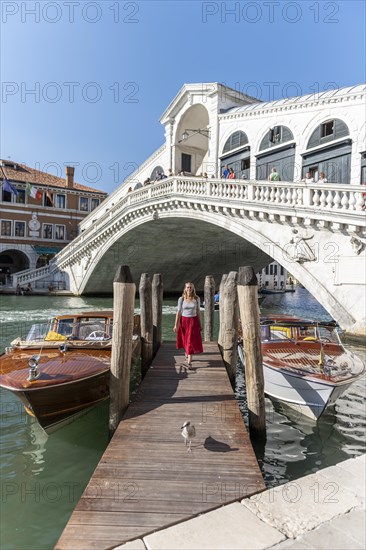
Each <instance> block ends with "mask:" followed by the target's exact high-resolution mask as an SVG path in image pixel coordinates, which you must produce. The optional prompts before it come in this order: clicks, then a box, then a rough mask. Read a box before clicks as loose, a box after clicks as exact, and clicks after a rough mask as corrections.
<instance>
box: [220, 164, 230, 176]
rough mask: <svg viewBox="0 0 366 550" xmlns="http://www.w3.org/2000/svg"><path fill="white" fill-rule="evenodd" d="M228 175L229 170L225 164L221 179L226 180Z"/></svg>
mask: <svg viewBox="0 0 366 550" xmlns="http://www.w3.org/2000/svg"><path fill="white" fill-rule="evenodd" d="M229 174H230V170H229V167H228V165H227V164H226V165H225V169H224V171H223V173H222V177H223V178H224V179H227V178H228V177H229Z"/></svg>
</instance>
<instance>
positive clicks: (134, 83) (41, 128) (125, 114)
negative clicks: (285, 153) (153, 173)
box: [0, 0, 365, 193]
mask: <svg viewBox="0 0 366 550" xmlns="http://www.w3.org/2000/svg"><path fill="white" fill-rule="evenodd" d="M1 27H2V28H1V31H2V32H1V79H2V96H1V153H0V156H1V158H5V159H7V158H8V157H10V158H11V159H12V160H14V161H17V162H24V163H26V164H28V165H29V166H31V167H37V168H39V169H45V168H47V167H48V170H47V171H49V172H51V173H53V174H56V173H57V168H56V167H54V166H51V164H50V163H55V164H56V165H58V166H59V167H60V170H61V167H62V169H63V170H64V168H63V166H64V164H65V163H70V162H72V163H79V166H78V167H77V168H76V173H75V179H76V181H78V182H79V183H84V184H86V185H91V186H92V187H96V188H98V189H103V190H105V191H107V192H109V193H110V192H112V191H113V190H114V189H115V188H116V187H117V186H118V184H119V183H121V182H122V181H123V180H124V179H125V178H126V177H127V176H128V175H129V174H130V173H131V172H132V170H133V168H134V167H136V166H137V165H138V164H140V163H141V162H143V161H144V160H145V159H146V158H147V157H148V156H149V155H150V154H151V153H152V152H153V151H154V150H155V149H156V148H158V147H159V146H160V145H161V144H162V143H163V141H164V131H163V127H162V126H161V125H160V123H159V118H160V116H161V114H162V113H163V111H164V110H165V108H166V107H167V106H168V104H169V103H170V101H171V100H172V99H173V98H174V96H175V95H176V94H177V93H178V91H179V89H180V88H181V86H182V85H183V84H184V83H189V82H222V83H225V84H227V85H228V86H231V87H233V88H235V87H236V88H238V89H240V90H242V91H244V92H246V93H248V94H250V95H256V94H257V93H258V92H259V93H260V95H261V99H262V100H263V99H264V100H269V99H278V98H281V97H283V96H284V94H285V95H287V96H292V95H298V93H297V90H299V91H301V93H302V94H307V93H313V92H315V91H317V90H318V89H319V90H323V89H324V88H325V87H327V86H328V85H329V83H330V85H331V86H335V87H343V86H351V85H354V84H360V83H362V82H364V81H365V3H364V2H363V1H361V0H360V1H353V0H346V1H335V2H332V1H325V2H324V1H314V0H311V1H306V0H298V1H297V2H290V1H281V0H277V1H270V0H269V1H268V2H266V1H261V2H255V1H242V2H238V1H237V2H235V1H234V2H222V1H221V0H220V1H212V2H201V1H196V0H194V1H185V2H180V1H169V0H167V1H153V0H149V1H136V2H135V1H127V2H124V1H118V0H104V1H97V2H92V1H84V0H79V1H77V0H74V1H70V0H69V1H66V0H65V1H63V0H62V1H57V2H56V1H48V0H46V1H38V2H33V1H32V2H30V1H28V2H24V1H19V2H18V1H5V0H2V2H1ZM251 83H252V84H251ZM290 83H295V84H296V86H295V85H292V84H291V85H290ZM31 90H33V91H35V93H30V91H31ZM165 168H166V169H167V168H169V167H165Z"/></svg>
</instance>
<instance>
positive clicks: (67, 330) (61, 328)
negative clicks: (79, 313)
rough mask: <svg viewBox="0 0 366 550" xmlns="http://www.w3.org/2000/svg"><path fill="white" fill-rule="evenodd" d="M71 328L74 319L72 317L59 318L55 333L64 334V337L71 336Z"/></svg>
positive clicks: (72, 327) (72, 328)
mask: <svg viewBox="0 0 366 550" xmlns="http://www.w3.org/2000/svg"><path fill="white" fill-rule="evenodd" d="M73 330H74V319H73V318H72V317H71V318H70V319H59V321H58V324H57V329H56V332H57V334H61V336H66V338H68V337H69V336H72V334H73Z"/></svg>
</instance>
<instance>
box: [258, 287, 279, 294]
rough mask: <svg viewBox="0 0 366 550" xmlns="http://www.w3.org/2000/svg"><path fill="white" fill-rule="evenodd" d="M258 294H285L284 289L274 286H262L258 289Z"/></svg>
mask: <svg viewBox="0 0 366 550" xmlns="http://www.w3.org/2000/svg"><path fill="white" fill-rule="evenodd" d="M258 292H259V294H285V292H286V291H285V289H284V288H283V289H275V288H272V289H271V288H267V287H265V286H262V287H261V288H260V289H259V291H258Z"/></svg>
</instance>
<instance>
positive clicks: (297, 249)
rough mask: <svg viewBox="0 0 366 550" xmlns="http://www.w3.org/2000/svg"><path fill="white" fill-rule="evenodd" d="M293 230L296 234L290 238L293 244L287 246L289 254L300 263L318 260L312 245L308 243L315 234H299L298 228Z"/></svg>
mask: <svg viewBox="0 0 366 550" xmlns="http://www.w3.org/2000/svg"><path fill="white" fill-rule="evenodd" d="M292 232H293V233H294V236H293V237H292V239H291V240H290V244H291V245H293V246H291V247H289V246H287V248H286V254H287V256H288V257H289V258H291V260H293V261H294V262H298V263H300V264H302V263H304V262H314V261H315V260H316V256H315V254H314V251H313V250H312V248H311V247H310V245H309V244H308V243H307V241H309V240H310V239H312V238H313V237H314V235H311V236H309V237H308V236H307V235H299V234H298V230H297V229H293V230H292Z"/></svg>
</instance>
